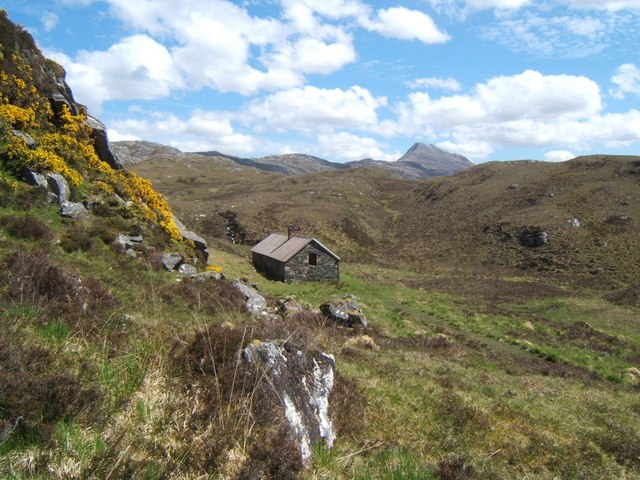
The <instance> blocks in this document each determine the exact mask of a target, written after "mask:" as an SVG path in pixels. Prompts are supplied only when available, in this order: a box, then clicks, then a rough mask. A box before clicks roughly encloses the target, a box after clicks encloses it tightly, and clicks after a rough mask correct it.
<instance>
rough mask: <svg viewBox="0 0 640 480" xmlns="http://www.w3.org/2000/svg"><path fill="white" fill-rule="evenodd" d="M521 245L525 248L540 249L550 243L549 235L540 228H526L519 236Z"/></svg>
mask: <svg viewBox="0 0 640 480" xmlns="http://www.w3.org/2000/svg"><path fill="white" fill-rule="evenodd" d="M518 238H519V240H520V243H521V244H522V245H524V246H525V247H532V248H535V247H540V246H542V245H545V244H547V243H549V234H548V233H547V232H545V231H544V230H542V229H541V228H540V227H529V228H525V229H524V230H522V231H521V232H520V234H519V235H518Z"/></svg>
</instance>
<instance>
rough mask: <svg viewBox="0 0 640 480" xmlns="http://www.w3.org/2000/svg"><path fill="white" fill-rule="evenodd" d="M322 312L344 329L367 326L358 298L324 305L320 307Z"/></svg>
mask: <svg viewBox="0 0 640 480" xmlns="http://www.w3.org/2000/svg"><path fill="white" fill-rule="evenodd" d="M320 312H322V314H323V315H324V316H325V317H327V318H328V319H329V320H331V321H333V322H336V323H337V324H339V325H342V326H344V327H366V326H367V319H366V317H365V316H364V315H363V313H362V311H361V310H360V305H359V304H358V300H357V298H356V297H354V296H353V295H347V296H346V297H344V298H343V299H339V300H332V301H330V302H325V303H323V304H322V305H320Z"/></svg>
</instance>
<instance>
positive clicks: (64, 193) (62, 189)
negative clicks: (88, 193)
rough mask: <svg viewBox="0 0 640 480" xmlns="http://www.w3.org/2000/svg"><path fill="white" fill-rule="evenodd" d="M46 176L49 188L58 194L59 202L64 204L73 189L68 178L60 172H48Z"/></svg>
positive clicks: (57, 199)
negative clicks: (70, 187)
mask: <svg viewBox="0 0 640 480" xmlns="http://www.w3.org/2000/svg"><path fill="white" fill-rule="evenodd" d="M45 177H46V178H47V188H48V190H49V191H50V192H51V193H53V194H54V195H55V196H56V201H57V202H58V204H59V205H62V204H63V203H64V202H68V201H69V196H70V195H71V190H69V184H68V183H67V180H66V179H65V178H64V177H63V176H62V175H60V174H58V173H47V174H46V175H45Z"/></svg>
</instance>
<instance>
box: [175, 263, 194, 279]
mask: <svg viewBox="0 0 640 480" xmlns="http://www.w3.org/2000/svg"><path fill="white" fill-rule="evenodd" d="M178 272H179V273H181V274H182V275H185V276H188V277H191V276H195V275H197V274H198V270H196V267H194V266H193V265H190V264H188V263H181V264H180V266H179V267H178Z"/></svg>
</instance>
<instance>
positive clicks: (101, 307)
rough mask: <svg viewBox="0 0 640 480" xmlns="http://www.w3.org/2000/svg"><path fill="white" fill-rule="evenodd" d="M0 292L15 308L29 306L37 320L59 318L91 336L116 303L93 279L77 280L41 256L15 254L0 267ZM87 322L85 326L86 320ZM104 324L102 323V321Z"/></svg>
mask: <svg viewBox="0 0 640 480" xmlns="http://www.w3.org/2000/svg"><path fill="white" fill-rule="evenodd" d="M0 266H2V267H3V270H4V271H5V272H6V274H5V275H4V276H2V277H0V292H4V295H5V296H6V297H8V299H9V300H11V301H13V302H14V303H16V304H18V305H33V306H35V307H36V308H37V309H38V310H39V312H40V316H41V318H44V319H47V320H48V319H52V318H62V319H64V320H65V321H66V322H67V323H68V324H69V325H70V326H73V327H76V328H79V329H81V330H84V331H87V332H93V331H95V330H96V329H98V328H99V327H100V326H101V323H100V322H96V321H95V320H98V319H107V318H108V315H104V313H105V312H104V311H105V310H106V309H112V308H115V307H116V306H117V305H118V300H117V299H116V298H115V297H114V296H113V295H112V294H111V292H110V291H109V290H107V289H106V288H104V287H103V286H102V284H101V283H100V282H99V281H98V280H96V279H93V278H87V279H84V280H83V279H81V278H80V277H77V276H75V275H72V274H70V273H69V272H67V271H66V270H65V269H63V268H61V267H58V266H56V265H54V264H52V263H51V261H50V260H49V256H48V255H47V254H46V253H44V252H34V253H31V252H15V253H12V254H10V255H8V256H7V257H5V259H4V261H3V262H2V263H1V264H0ZM89 319H91V320H92V321H90V322H88V321H86V320H89ZM105 321H106V320H105Z"/></svg>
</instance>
